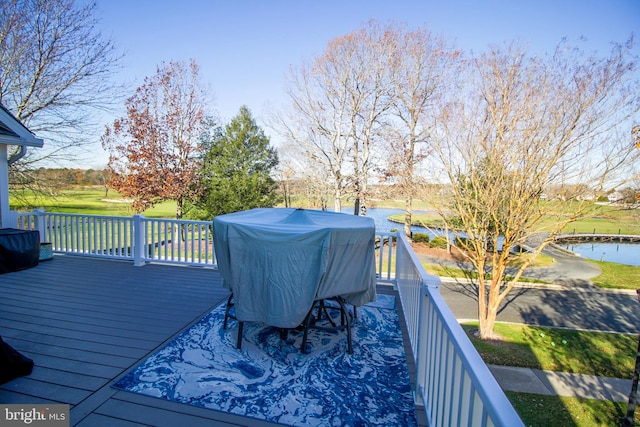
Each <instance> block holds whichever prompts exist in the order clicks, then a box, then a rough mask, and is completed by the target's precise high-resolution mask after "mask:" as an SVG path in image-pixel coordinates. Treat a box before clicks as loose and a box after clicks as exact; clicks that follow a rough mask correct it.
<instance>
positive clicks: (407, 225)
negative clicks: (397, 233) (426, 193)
mask: <svg viewBox="0 0 640 427" xmlns="http://www.w3.org/2000/svg"><path fill="white" fill-rule="evenodd" d="M412 214H413V198H412V197H411V196H407V199H406V200H405V202H404V234H405V236H407V237H411V216H412Z"/></svg>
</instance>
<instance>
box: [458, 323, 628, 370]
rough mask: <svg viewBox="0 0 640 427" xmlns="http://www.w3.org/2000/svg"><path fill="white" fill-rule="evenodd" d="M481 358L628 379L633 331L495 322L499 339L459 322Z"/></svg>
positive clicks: (515, 364) (476, 326)
mask: <svg viewBox="0 0 640 427" xmlns="http://www.w3.org/2000/svg"><path fill="white" fill-rule="evenodd" d="M462 327H463V329H464V330H465V331H466V332H467V335H468V336H469V338H470V339H471V342H472V343H473V345H474V346H475V347H476V349H477V350H478V352H479V353H480V355H481V356H482V359H483V360H484V361H485V362H487V363H489V364H493V365H505V366H519V367H525V368H533V369H543V370H547V371H562V372H573V373H578V374H589V375H599V376H606V377H614V378H627V379H631V378H632V376H633V369H634V363H635V357H636V350H637V345H638V337H637V336H636V335H626V334H613V333H605V332H587V331H575V330H569V329H559V328H548V327H537V326H527V325H522V324H509V323H496V326H495V329H494V330H495V332H496V333H498V334H499V335H500V336H501V337H503V340H501V341H483V340H479V339H477V338H475V337H474V336H473V334H472V333H471V331H473V330H475V329H477V328H478V324H477V323H467V324H464V325H462Z"/></svg>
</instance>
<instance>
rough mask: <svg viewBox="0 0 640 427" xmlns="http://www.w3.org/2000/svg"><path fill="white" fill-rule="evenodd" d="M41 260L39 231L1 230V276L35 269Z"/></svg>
mask: <svg viewBox="0 0 640 427" xmlns="http://www.w3.org/2000/svg"><path fill="white" fill-rule="evenodd" d="M39 258H40V233H39V232H38V231H26V230H17V229H15V228H0V274H2V273H11V272H13V271H18V270H24V269H25V268H30V267H35V266H36V265H38V260H39Z"/></svg>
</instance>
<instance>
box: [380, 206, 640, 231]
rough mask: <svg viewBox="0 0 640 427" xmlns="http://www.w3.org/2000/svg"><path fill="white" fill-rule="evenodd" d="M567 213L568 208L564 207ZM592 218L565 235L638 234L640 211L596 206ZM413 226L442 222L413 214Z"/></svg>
mask: <svg viewBox="0 0 640 427" xmlns="http://www.w3.org/2000/svg"><path fill="white" fill-rule="evenodd" d="M565 209H566V211H567V213H568V212H569V211H570V209H569V207H565ZM592 215H595V216H593V217H588V218H583V219H580V220H578V221H575V222H572V223H571V224H568V225H567V226H566V227H565V228H564V230H563V231H564V232H565V233H573V232H576V233H593V232H594V230H595V232H596V233H601V234H618V233H620V234H640V211H638V210H629V209H620V208H618V207H611V206H598V207H597V210H596V211H594V212H593V213H592ZM389 219H390V220H391V221H394V222H399V223H404V214H395V215H391V216H390V217H389ZM411 222H412V224H413V225H417V226H422V227H427V228H443V227H444V222H443V221H442V219H441V218H440V216H439V215H437V214H413V215H412V217H411ZM555 222H557V218H556V217H554V216H549V219H548V220H547V221H546V222H545V223H544V224H541V226H545V224H546V225H549V224H553V223H555Z"/></svg>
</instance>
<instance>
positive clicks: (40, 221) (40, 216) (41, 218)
mask: <svg viewBox="0 0 640 427" xmlns="http://www.w3.org/2000/svg"><path fill="white" fill-rule="evenodd" d="M44 213H45V212H44V209H34V210H33V216H34V217H35V224H34V225H35V226H36V230H38V232H39V233H40V242H46V241H47V240H46V237H47V236H45V234H46V232H47V227H46V223H45V215H44Z"/></svg>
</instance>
